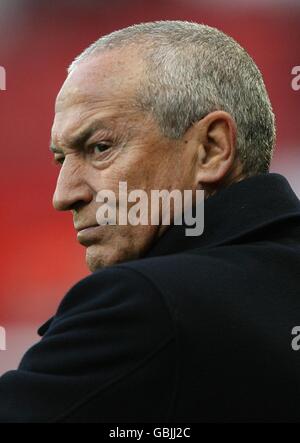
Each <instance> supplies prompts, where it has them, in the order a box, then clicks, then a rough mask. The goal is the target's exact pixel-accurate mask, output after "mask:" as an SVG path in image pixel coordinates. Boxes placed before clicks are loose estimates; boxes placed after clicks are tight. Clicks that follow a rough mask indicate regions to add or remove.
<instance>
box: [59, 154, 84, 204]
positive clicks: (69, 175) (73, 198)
mask: <svg viewBox="0 0 300 443" xmlns="http://www.w3.org/2000/svg"><path fill="white" fill-rule="evenodd" d="M70 157H71V156H70ZM70 157H69V156H66V158H65V161H64V163H63V165H62V167H61V170H60V173H59V176H58V179H57V183H56V189H55V192H54V195H53V206H54V208H55V209H56V210H57V211H70V210H72V209H74V208H76V207H78V206H79V205H83V204H87V203H89V202H90V201H92V199H93V192H92V190H91V188H90V187H89V185H88V183H87V182H86V181H85V173H84V166H80V165H78V164H77V165H76V164H75V162H74V160H72V159H71V158H70Z"/></svg>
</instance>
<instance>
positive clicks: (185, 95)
mask: <svg viewBox="0 0 300 443" xmlns="http://www.w3.org/2000/svg"><path fill="white" fill-rule="evenodd" d="M130 45H141V46H142V48H143V50H142V51H141V57H144V58H145V61H146V68H145V73H146V75H145V76H144V79H141V83H140V86H139V87H138V91H137V97H136V98H137V102H138V105H139V107H140V108H141V109H143V110H144V111H150V112H152V114H153V116H154V117H155V118H156V120H157V121H158V124H159V126H160V128H161V131H162V133H163V134H164V135H165V136H166V137H169V138H173V139H179V138H181V137H182V136H183V135H184V133H185V132H186V130H187V129H188V128H189V127H190V126H191V125H192V124H193V123H195V122H197V121H198V120H200V119H201V118H203V117H205V116H206V115H207V114H209V113H210V112H212V111H215V110H223V111H226V112H228V113H229V114H230V115H231V116H232V117H233V119H234V121H235V123H236V125H237V146H236V147H237V155H238V157H239V159H240V160H241V163H242V165H243V172H244V174H245V175H247V176H251V175H256V174H260V173H266V172H268V170H269V167H270V162H271V159H272V155H273V150H274V144H275V132H276V131H275V117H274V113H273V111H272V106H271V103H270V100H269V97H268V93H267V90H266V87H265V84H264V81H263V78H262V75H261V73H260V71H259V69H258V67H257V66H256V64H255V63H254V61H253V60H252V58H251V57H250V55H249V54H248V53H247V52H246V50H245V49H243V48H242V47H241V46H240V45H239V44H238V43H237V42H236V41H235V40H234V39H233V38H231V37H229V36H228V35H226V34H224V33H223V32H221V31H219V30H218V29H216V28H212V27H210V26H206V25H203V24H198V23H192V22H184V21H158V22H150V23H141V24H138V25H133V26H130V27H128V28H125V29H121V30H118V31H115V32H112V33H111V34H108V35H105V36H103V37H101V38H100V39H99V40H97V41H96V42H95V43H93V44H92V45H91V46H89V47H88V48H87V49H86V50H85V51H83V53H82V54H80V55H79V56H78V57H77V58H76V59H75V60H74V61H73V63H72V64H71V66H70V68H69V72H70V71H72V70H73V69H74V67H75V66H76V65H77V64H78V63H80V62H81V61H82V60H84V59H86V58H87V57H89V56H91V55H94V54H95V53H97V52H99V51H100V50H103V49H104V50H107V49H114V48H122V47H128V46H130Z"/></svg>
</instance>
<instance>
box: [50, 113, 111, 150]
mask: <svg viewBox="0 0 300 443" xmlns="http://www.w3.org/2000/svg"><path fill="white" fill-rule="evenodd" d="M98 129H103V130H106V131H111V129H110V128H109V127H108V126H107V125H105V124H104V123H103V121H102V120H98V121H95V122H93V123H91V124H89V125H88V126H87V127H86V128H84V129H82V130H81V131H80V132H78V134H76V135H74V136H73V137H71V138H70V139H69V141H68V145H69V146H72V148H75V149H79V148H80V147H81V146H82V145H83V143H85V142H86V141H87V140H88V139H89V138H90V137H91V135H92V134H93V133H94V132H95V131H96V130H98ZM50 151H51V152H53V153H54V154H62V153H63V150H62V149H61V148H59V147H58V146H56V145H55V144H54V143H53V141H52V140H51V141H50Z"/></svg>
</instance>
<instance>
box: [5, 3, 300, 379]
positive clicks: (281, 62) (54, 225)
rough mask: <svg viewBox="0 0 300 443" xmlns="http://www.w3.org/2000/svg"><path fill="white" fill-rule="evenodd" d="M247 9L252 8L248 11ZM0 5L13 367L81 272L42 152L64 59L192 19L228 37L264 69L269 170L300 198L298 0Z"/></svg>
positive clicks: (8, 358) (78, 251)
mask: <svg viewBox="0 0 300 443" xmlns="http://www.w3.org/2000/svg"><path fill="white" fill-rule="evenodd" d="M249 3H251V4H250V5H249ZM249 3H248V2H247V1H246V0H231V1H225V0H223V1H222V0H207V1H205V0H202V1H200V0H149V1H148V0H109V1H107V0H98V1H95V0H94V1H92V0H74V1H66V0H59V1H58V0H57V1H51V2H50V1H36V0H35V1H31V0H0V66H3V67H5V69H6V75H7V84H6V88H7V89H6V91H0V118H1V120H0V128H1V130H0V145H1V181H2V186H1V189H3V191H4V192H3V194H2V197H3V198H2V200H1V226H2V229H1V248H2V251H1V252H2V253H1V258H0V260H1V263H0V272H1V276H0V281H1V290H0V291H1V292H0V325H2V326H4V327H5V328H6V331H7V348H8V349H7V351H5V352H1V351H0V374H1V373H3V372H4V371H5V370H7V369H10V368H12V367H15V366H16V365H17V364H18V362H19V359H20V357H21V355H22V354H23V352H24V351H25V350H26V349H27V348H28V346H30V345H31V344H32V343H34V341H36V340H37V339H38V337H37V335H36V329H37V327H38V326H39V325H40V324H41V323H43V322H44V321H45V320H47V318H48V317H50V316H51V315H52V314H53V313H54V311H55V309H56V307H57V304H58V303H59V301H60V299H61V298H62V297H63V295H64V293H65V292H66V290H67V289H68V288H69V287H70V286H71V285H72V284H73V283H75V282H76V281H77V280H79V279H80V278H81V277H83V276H85V275H87V274H88V270H87V268H86V265H85V262H84V251H83V249H82V247H81V246H79V245H78V244H77V243H76V236H75V233H74V231H73V228H72V218H71V215H69V214H61V213H60V214H59V213H56V212H55V211H54V209H52V205H51V198H52V192H53V190H54V186H55V181H56V175H57V169H56V168H55V167H54V165H53V163H52V156H51V154H50V152H49V149H48V146H49V138H50V128H51V124H52V119H53V108H54V101H55V97H56V94H57V92H58V90H59V88H60V86H61V84H62V82H63V80H64V78H65V75H66V68H67V66H68V65H69V63H70V62H71V61H72V59H73V58H74V57H75V56H76V55H77V54H78V53H80V52H81V51H82V50H83V49H84V48H85V47H86V46H87V45H89V44H90V43H91V42H92V41H94V40H96V39H97V38H99V37H100V36H101V35H103V34H105V33H108V32H111V31H113V30H116V29H118V28H121V27H125V26H128V25H130V24H133V23H139V22H142V21H152V20H164V19H180V20H192V21H197V22H200V23H205V24H208V25H211V26H215V27H218V28H219V29H222V30H223V31H225V32H227V33H228V34H230V35H231V36H233V37H234V38H236V39H237V40H238V41H239V42H240V43H241V44H242V45H243V46H244V47H245V48H246V49H247V50H248V52H249V53H250V54H251V55H252V56H253V58H254V59H255V61H256V63H257V64H258V66H259V67H260V69H261V70H262V72H263V75H264V78H265V82H266V85H267V88H268V90H269V93H270V97H271V101H272V103H273V106H274V110H275V113H276V116H277V131H278V137H277V151H276V155H275V158H274V161H273V165H272V170H273V171H277V172H280V173H283V174H284V175H285V176H286V177H287V178H288V179H289V181H290V183H291V184H292V186H293V187H294V189H295V191H296V192H297V193H298V195H300V176H299V172H298V169H299V166H300V161H299V160H300V156H299V151H298V149H299V148H298V141H299V139H300V137H299V135H300V134H299V115H300V91H298V92H297V91H294V90H293V89H292V87H291V81H292V75H291V70H292V68H293V67H294V66H299V65H300V2H299V0H272V1H271V0H259V1H258V0H252V1H251V2H249Z"/></svg>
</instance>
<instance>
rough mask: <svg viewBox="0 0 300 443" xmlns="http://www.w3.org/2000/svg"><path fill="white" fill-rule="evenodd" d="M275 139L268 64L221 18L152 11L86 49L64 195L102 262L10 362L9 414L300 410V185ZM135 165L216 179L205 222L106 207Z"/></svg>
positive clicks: (61, 130) (134, 416) (59, 417)
mask: <svg viewBox="0 0 300 443" xmlns="http://www.w3.org/2000/svg"><path fill="white" fill-rule="evenodd" d="M274 139H275V126H274V115H273V112H272V109H271V105H270V101H269V98H268V95H267V92H266V89H265V86H264V82H263V80H262V76H261V74H260V72H259V70H258V68H257V67H256V65H255V64H254V62H253V60H252V59H251V58H250V56H249V55H248V54H247V53H246V51H245V50H244V49H242V48H241V47H240V46H239V45H238V44H237V43H236V42H235V41H234V40H233V39H231V38H230V37H228V36H226V35H225V34H223V33H222V32H220V31H218V30H216V29H213V28H210V27H208V26H204V25H199V24H195V23H187V22H179V21H166V22H156V23H146V24H140V25H136V26H132V27H129V28H126V29H123V30H120V31H117V32H114V33H112V34H110V35H107V36H104V37H102V38H101V39H100V40H99V41H97V42H96V43H94V44H93V45H92V46H91V47H89V48H88V49H87V50H86V51H84V52H83V54H81V55H80V56H79V57H78V58H77V59H76V60H75V61H74V62H73V63H72V65H71V67H70V70H69V75H68V77H67V79H66V81H65V83H64V85H63V87H62V89H61V91H60V93H59V95H58V98H57V102H56V113H55V120H54V125H53V130H52V142H51V149H52V151H53V152H54V156H55V159H56V161H57V162H58V163H60V164H61V169H60V173H59V177H58V181H57V187H56V190H55V194H54V206H55V208H56V209H58V210H63V211H65V210H70V211H72V213H73V217H74V226H75V229H76V230H77V231H78V240H79V242H80V243H81V244H82V245H83V246H85V247H86V259H87V263H88V266H89V268H90V270H91V271H92V274H91V275H90V276H89V277H87V278H85V279H84V280H82V281H80V282H79V283H77V284H76V285H75V286H74V287H73V288H72V289H71V290H70V291H69V292H68V293H67V295H66V296H65V298H64V299H63V301H62V303H61V305H60V306H59V308H58V311H57V313H56V314H55V315H54V317H53V318H52V319H50V320H49V321H48V322H47V323H46V324H45V325H44V326H43V327H41V328H40V331H39V332H40V335H41V336H42V339H41V341H40V342H39V343H38V344H37V345H36V346H34V347H33V348H32V349H30V350H29V351H28V352H27V354H26V355H25V357H24V358H23V360H22V362H21V364H20V367H19V368H18V370H17V371H11V372H9V373H7V374H5V375H4V376H3V377H2V378H1V380H0V417H1V421H3V422H7V421H8V422H19V421H21V422H100V423H101V422H120V423H121V422H169V423H175V422H241V421H250V422H255V421H268V422H275V421H299V417H300V404H299V401H298V400H299V393H300V380H299V373H300V372H299V371H300V353H297V352H296V351H295V350H293V347H292V345H291V344H292V340H293V336H292V330H293V328H294V327H295V326H297V325H299V323H300V299H299V293H300V291H299V290H300V273H299V264H300V244H299V243H300V227H299V222H300V203H299V200H298V198H297V197H296V195H295V194H294V193H293V191H292V190H291V188H290V186H289V184H288V183H287V181H286V179H285V178H283V177H282V176H280V175H277V174H270V173H269V172H268V171H269V165H270V161H271V157H272V152H273V148H274ZM120 182H123V183H124V182H126V183H127V185H128V188H129V189H130V190H135V189H140V190H143V191H145V192H146V194H147V195H149V194H150V192H151V191H152V190H155V189H156V190H164V189H166V190H169V191H172V190H179V191H181V192H183V191H184V190H190V191H192V193H193V196H194V197H195V195H196V193H197V191H203V192H204V195H205V227H204V233H203V235H201V236H186V235H185V228H186V226H185V225H184V224H183V225H176V224H175V222H174V220H175V216H176V215H177V214H176V212H175V210H173V212H172V221H171V223H170V224H171V226H167V225H164V224H163V223H159V224H156V225H154V224H150V223H149V224H140V225H136V226H133V225H132V224H127V225H126V224H121V223H116V224H107V225H105V226H104V225H99V224H98V223H97V221H98V218H97V211H98V209H99V200H98V199H97V196H98V194H99V192H101V190H104V189H106V190H110V191H112V192H114V193H115V194H116V195H117V196H118V191H117V190H118V186H119V183H120ZM118 198H120V196H119V197H118ZM119 202H120V200H117V206H118V205H119ZM194 204H195V200H193V205H194ZM160 215H161V214H160Z"/></svg>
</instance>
